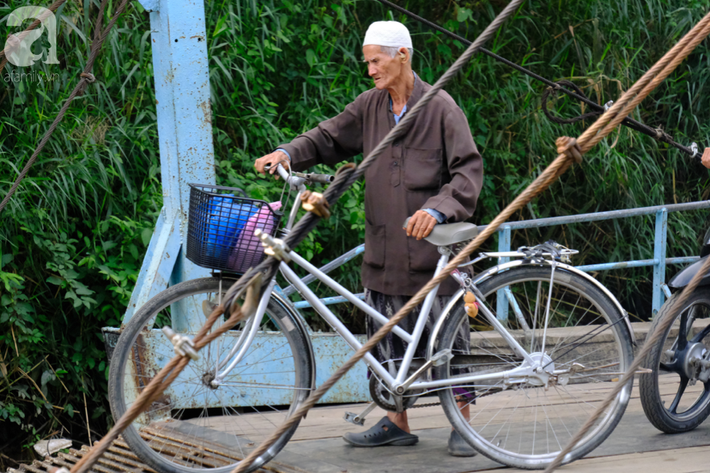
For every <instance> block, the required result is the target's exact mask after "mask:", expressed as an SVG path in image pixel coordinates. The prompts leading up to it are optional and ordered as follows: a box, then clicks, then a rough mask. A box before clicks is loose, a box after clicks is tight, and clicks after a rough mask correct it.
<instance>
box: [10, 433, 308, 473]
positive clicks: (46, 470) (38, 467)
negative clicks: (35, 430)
mask: <svg viewBox="0 0 710 473" xmlns="http://www.w3.org/2000/svg"><path fill="white" fill-rule="evenodd" d="M88 452H89V447H88V446H87V445H83V446H82V447H81V449H80V450H76V449H74V448H72V449H69V453H63V452H59V453H58V454H57V456H55V457H50V456H47V457H44V459H43V460H35V461H34V462H32V464H31V465H26V464H22V465H20V466H19V467H18V468H8V470H7V473H55V471H56V469H57V468H60V467H66V468H68V469H71V468H72V467H73V466H74V465H75V464H76V463H77V462H78V461H79V460H80V459H81V458H82V457H84V455H86V454H87V453H88ZM215 457H223V455H221V454H219V453H217V452H215ZM91 473H157V472H156V471H155V470H153V469H152V468H150V467H149V466H147V465H146V464H145V463H143V462H142V461H141V460H140V459H139V458H138V457H137V456H136V455H135V454H134V453H133V452H131V450H130V448H129V447H128V444H126V443H125V442H124V441H123V439H122V438H121V437H119V438H118V439H117V440H116V441H115V442H114V443H113V445H111V447H110V448H109V449H108V451H107V452H106V453H105V454H104V455H103V456H102V457H101V459H100V460H99V461H98V462H97V463H96V464H95V465H94V467H93V468H92V469H91ZM257 473H303V470H301V469H299V468H295V467H292V466H288V465H282V464H279V463H278V462H271V463H269V464H267V465H266V467H265V468H264V469H260V470H259V471H258V472H257Z"/></svg>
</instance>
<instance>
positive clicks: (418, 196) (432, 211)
mask: <svg viewBox="0 0 710 473" xmlns="http://www.w3.org/2000/svg"><path fill="white" fill-rule="evenodd" d="M362 52H363V55H364V60H365V63H366V64H367V68H368V74H369V75H370V77H372V78H373V79H374V84H375V88H374V89H371V90H368V91H367V92H364V93H363V94H361V95H360V96H359V97H357V98H356V99H355V101H354V102H353V103H351V104H349V105H348V106H347V107H345V110H344V111H343V112H342V113H341V114H339V115H338V116H336V117H335V118H331V119H329V120H326V121H324V122H322V123H320V124H319V125H318V126H317V127H316V128H314V129H312V130H310V131H308V132H306V133H304V134H302V135H300V136H298V137H297V138H296V139H294V140H293V141H292V142H291V143H289V144H284V145H282V146H280V147H279V148H278V149H277V150H276V151H275V152H273V153H271V154H269V155H266V156H264V157H262V158H259V159H257V160H256V162H255V163H254V166H255V167H256V169H257V171H259V172H262V173H263V172H265V171H264V167H265V165H267V164H269V165H272V168H271V171H270V172H271V173H273V172H274V171H275V164H277V163H281V164H282V165H284V166H289V164H290V166H291V167H293V168H294V169H296V170H301V169H305V168H308V167H310V166H313V165H315V164H318V163H325V164H329V165H335V164H336V163H338V162H340V161H343V160H345V159H347V158H350V157H353V156H355V155H357V154H360V153H364V154H365V155H367V154H368V153H370V152H371V151H372V150H373V149H374V148H375V147H376V146H377V144H378V143H380V141H382V139H383V138H384V137H385V136H386V135H387V133H389V132H390V130H392V128H394V127H395V125H396V124H398V123H399V120H400V119H401V118H402V117H403V116H404V115H405V114H406V113H407V111H408V110H411V109H412V108H413V107H414V106H415V105H416V103H417V102H418V101H419V100H420V99H421V98H422V96H423V95H424V94H425V93H426V92H427V91H428V90H429V89H430V88H431V86H430V85H429V84H426V83H425V82H424V81H422V80H421V78H419V77H418V76H417V75H416V74H415V73H414V72H413V70H412V62H411V61H412V54H413V49H412V41H411V38H410V36H409V31H408V30H407V28H406V27H405V26H404V25H403V24H401V23H398V22H394V21H380V22H375V23H373V24H372V25H370V27H369V28H368V30H367V32H366V34H365V40H364V42H363V48H362ZM482 180H483V163H482V160H481V156H480V154H479V153H478V151H477V149H476V145H475V144H474V142H473V138H472V137H471V131H470V130H469V127H468V122H467V120H466V117H465V116H464V114H463V112H462V111H461V109H460V108H459V107H458V106H457V105H456V103H455V102H454V100H453V99H452V98H451V97H450V96H449V95H448V94H447V93H446V92H444V91H441V92H439V93H438V94H437V96H436V97H435V98H434V99H433V100H432V101H431V102H430V103H429V105H428V106H427V108H426V110H425V111H423V113H421V114H420V115H419V116H418V117H417V119H416V120H415V122H414V123H413V124H412V126H411V128H410V129H409V130H407V133H406V135H404V137H403V138H401V139H400V140H398V141H396V142H395V143H394V144H393V145H392V146H391V147H390V148H388V149H387V150H386V151H385V152H384V153H383V154H382V155H381V156H380V157H379V158H378V159H377V160H376V161H375V163H374V164H373V165H372V166H370V167H369V168H368V169H367V171H366V172H365V182H366V190H365V217H366V225H365V255H364V261H363V264H362V284H363V286H364V287H365V294H366V301H367V303H368V304H369V305H370V306H372V307H374V308H375V309H377V310H378V311H379V312H380V313H382V314H384V315H386V316H388V317H391V316H392V315H394V314H395V313H396V312H397V311H398V310H399V309H400V308H401V307H402V306H403V305H404V304H405V303H406V302H407V300H408V299H409V298H410V297H411V296H412V295H414V294H415V293H416V292H417V291H418V290H419V289H420V288H421V287H422V286H423V285H424V284H425V283H426V282H427V281H428V280H429V279H431V278H432V277H433V274H434V270H435V268H436V263H437V260H438V257H439V255H438V252H437V250H436V248H435V247H434V246H433V245H431V244H429V243H427V242H425V241H422V238H425V237H426V236H428V235H429V233H430V232H431V230H432V229H433V228H434V226H435V225H436V224H437V223H443V222H457V221H463V220H466V219H468V218H470V217H471V215H472V214H473V211H474V209H475V207H476V200H477V199H478V194H479V193H480V190H481V184H482ZM410 216H411V219H410V220H409V223H408V225H407V227H406V228H405V229H403V228H402V225H403V222H404V221H405V220H406V218H407V217H410ZM455 290H456V283H455V281H453V280H451V279H450V280H448V281H447V282H445V283H444V284H442V285H441V287H440V290H439V294H440V297H439V298H438V300H437V301H436V302H435V303H434V307H433V308H432V310H431V313H430V314H428V318H429V322H428V323H427V329H426V331H425V333H424V336H423V338H424V340H422V342H421V343H420V345H419V346H418V350H417V355H416V356H423V354H424V348H425V346H426V341H427V340H426V338H428V336H429V333H430V332H429V329H430V328H431V327H432V326H433V324H434V323H435V321H436V319H437V318H438V317H439V315H440V313H441V311H442V309H443V307H444V306H445V305H446V302H447V301H448V297H447V296H450V295H451V294H453V293H454V292H455ZM419 310H420V308H417V310H415V311H413V312H412V313H411V314H410V315H409V316H408V317H407V318H406V319H405V320H404V321H403V322H402V323H401V326H402V328H404V329H405V330H407V331H409V332H410V333H411V331H412V330H413V328H414V324H415V322H416V319H417V317H418V316H419V313H418V312H419ZM367 322H368V324H367V328H368V330H367V331H368V335H369V336H372V334H374V332H376V331H377V329H378V328H379V326H378V325H377V324H375V323H374V322H372V321H370V320H369V319H368V321H367ZM460 339H461V342H460V343H461V344H464V345H465V347H463V349H466V350H468V344H469V334H468V333H462V335H461V337H460ZM405 349H406V343H404V342H402V341H401V340H400V339H399V338H398V337H396V336H392V335H391V334H390V335H389V336H388V337H387V338H386V339H385V340H383V342H381V343H380V344H378V347H377V350H376V353H374V355H375V356H376V357H377V358H378V360H379V361H380V362H382V363H383V364H384V366H389V367H390V368H389V369H390V370H392V371H394V370H396V367H395V360H401V359H402V358H403V356H404V353H405ZM463 404H465V403H462V406H461V407H462V412H463V414H464V415H466V416H467V411H468V405H465V406H464V405H463ZM344 439H345V440H346V441H347V442H348V443H350V444H352V445H355V446H359V447H369V446H380V445H413V444H415V443H417V441H418V437H417V436H416V435H413V434H411V432H410V429H409V424H408V421H407V412H406V411H405V412H403V413H400V414H397V413H393V412H390V413H389V414H388V416H387V417H385V418H383V419H382V420H381V421H380V422H379V423H378V424H377V425H375V426H374V427H372V428H371V429H369V430H367V431H366V432H362V433H359V434H354V433H348V434H346V435H345V436H344ZM449 452H450V453H451V454H452V455H458V456H472V455H474V454H475V452H474V451H473V449H472V448H471V447H469V446H468V444H466V443H465V441H463V439H462V438H461V437H460V436H459V435H458V434H457V433H456V432H455V431H453V432H452V434H451V437H450V439H449Z"/></svg>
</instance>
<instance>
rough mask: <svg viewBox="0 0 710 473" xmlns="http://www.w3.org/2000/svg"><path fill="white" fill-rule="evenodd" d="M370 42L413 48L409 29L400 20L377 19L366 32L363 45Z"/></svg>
mask: <svg viewBox="0 0 710 473" xmlns="http://www.w3.org/2000/svg"><path fill="white" fill-rule="evenodd" d="M369 44H374V45H377V46H390V47H394V48H402V47H404V48H409V49H413V48H412V38H410V37H409V30H408V29H407V27H406V26H404V25H403V24H402V23H400V22H399V21H376V22H374V23H372V24H371V25H370V27H369V28H368V29H367V32H366V33H365V40H364V41H363V42H362V45H363V46H367V45H369Z"/></svg>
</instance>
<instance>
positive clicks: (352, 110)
mask: <svg viewBox="0 0 710 473" xmlns="http://www.w3.org/2000/svg"><path fill="white" fill-rule="evenodd" d="M361 97H362V95H360V96H359V97H358V98H357V99H355V101H354V102H353V103H351V104H348V106H346V107H345V110H343V112H342V113H340V114H339V115H337V116H335V117H333V118H331V119H328V120H325V121H323V122H321V123H319V124H318V126H317V127H315V128H313V129H311V130H309V131H307V132H305V133H303V134H302V135H299V136H297V137H296V138H295V139H294V140H293V141H292V142H290V143H288V144H283V145H280V146H279V148H281V149H283V150H284V151H286V152H287V153H288V155H289V156H290V157H291V162H292V165H293V168H294V170H296V171H300V170H303V169H307V168H310V167H312V166H315V165H316V164H328V165H335V164H337V163H339V162H341V161H344V160H346V159H348V158H351V157H353V156H356V155H358V154H360V153H362V146H363V145H362V143H363V141H362V134H363V130H362V129H363V124H362V106H361V103H362V99H361Z"/></svg>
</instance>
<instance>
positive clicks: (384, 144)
mask: <svg viewBox="0 0 710 473" xmlns="http://www.w3.org/2000/svg"><path fill="white" fill-rule="evenodd" d="M523 2H524V0H513V1H512V2H510V3H509V4H508V5H507V6H506V7H505V9H503V11H502V12H501V13H500V14H499V15H498V16H497V17H496V18H495V19H494V20H493V22H492V23H491V24H490V25H488V27H487V28H486V29H485V30H484V31H483V33H481V35H480V36H479V37H478V38H477V39H476V41H474V42H473V43H472V44H471V46H469V47H468V48H467V49H466V51H465V52H464V53H463V54H462V55H461V57H459V58H458V59H457V60H456V62H454V64H453V65H452V66H451V67H450V68H449V70H447V71H446V73H444V75H443V76H441V78H439V80H438V81H437V82H436V83H435V84H434V85H433V86H432V87H431V89H430V90H428V91H427V93H426V94H425V95H424V96H423V97H422V98H421V99H420V100H419V102H417V104H416V105H415V106H414V107H413V108H412V110H411V112H409V113H408V114H407V115H405V117H404V118H403V119H402V120H401V121H400V122H399V124H398V125H397V126H395V127H394V129H392V130H391V131H390V132H389V133H388V134H387V136H386V137H385V138H384V139H383V140H382V141H381V142H380V144H379V145H377V147H375V149H374V150H373V151H372V152H371V153H370V154H369V155H368V156H367V157H366V158H365V159H364V160H363V162H362V163H361V164H360V165H359V166H358V167H357V168H356V169H354V170H353V169H350V170H346V171H345V172H343V173H341V174H340V175H339V176H338V177H337V178H336V180H335V182H334V183H333V184H331V185H330V187H328V190H327V191H326V193H325V194H324V196H325V198H326V199H327V200H328V203H329V204H330V205H331V206H332V205H333V204H334V203H335V200H337V198H338V197H339V196H340V195H342V193H343V192H344V191H345V189H347V188H348V187H350V186H351V185H352V183H353V182H355V181H356V180H357V179H358V178H359V177H360V176H362V175H363V174H364V172H365V170H366V169H367V168H368V167H369V166H370V165H371V164H372V163H373V162H374V161H375V160H376V159H377V158H378V157H379V156H380V155H381V154H382V152H384V151H385V150H386V149H387V148H388V147H389V146H391V145H392V143H394V142H395V141H396V140H397V139H398V138H400V137H401V136H403V135H404V134H405V133H406V132H407V131H408V130H409V127H410V126H411V124H412V123H413V122H414V120H416V117H417V116H418V115H419V114H420V113H421V112H422V111H423V110H424V109H425V108H426V106H427V104H428V103H429V102H430V101H431V100H432V99H433V98H434V96H435V95H436V94H437V93H438V92H439V91H440V90H441V89H443V87H444V86H445V85H446V84H447V83H448V82H449V81H450V80H451V79H452V78H453V77H454V76H455V75H456V74H457V73H458V72H459V71H460V70H461V69H462V68H463V67H464V66H465V65H466V63H467V62H468V61H469V60H470V59H471V57H473V55H474V54H475V53H476V52H477V50H478V49H479V48H480V47H482V46H483V45H484V44H485V43H486V41H488V40H489V39H490V38H491V37H492V36H493V35H494V34H495V33H496V32H497V31H498V29H499V28H500V27H501V26H502V24H503V23H504V22H505V21H506V20H507V19H508V18H509V17H510V16H511V15H512V14H513V13H514V12H515V10H516V9H517V8H518V7H520V5H522V3H523ZM317 223H318V217H317V216H315V215H314V214H312V213H310V212H309V213H308V214H306V215H305V216H304V217H303V218H302V219H301V220H300V221H299V223H298V224H297V225H296V227H295V228H294V229H293V230H292V232H291V233H290V234H289V237H288V239H287V241H286V243H287V244H288V245H289V247H291V248H292V247H293V246H295V244H298V242H300V241H301V240H302V239H303V238H305V236H306V235H307V234H308V232H310V231H311V230H312V229H313V228H314V227H315V225H316V224H317ZM410 310H411V309H410ZM407 313H408V312H407ZM407 313H405V314H404V315H402V316H400V317H399V319H401V318H403V317H404V316H405V315H406V314H407ZM399 319H397V320H399ZM394 325H396V323H392V321H390V322H389V323H387V324H386V325H385V326H383V327H382V328H381V329H380V330H379V331H378V332H377V333H376V334H375V335H374V336H373V337H372V338H370V340H368V342H367V343H366V344H365V345H363V347H362V348H360V349H359V350H358V351H357V352H356V353H355V354H354V355H353V356H352V357H351V358H350V359H349V360H348V361H347V362H346V363H345V364H344V365H343V366H341V367H340V369H338V370H337V371H336V372H335V373H334V374H333V375H332V376H331V377H330V378H329V379H328V380H327V381H326V382H325V383H324V384H323V385H321V386H320V387H319V388H318V389H316V390H315V391H314V392H313V393H311V395H310V396H309V397H308V398H307V399H306V400H305V401H304V403H303V404H302V405H301V406H300V407H299V408H298V409H297V410H296V412H294V413H293V415H291V416H290V417H289V418H288V419H287V420H286V422H284V423H283V424H282V425H281V426H280V427H279V428H278V429H277V430H276V431H274V432H273V433H272V434H271V435H270V436H269V437H268V438H267V439H266V440H264V441H263V442H262V443H261V445H259V446H258V447H257V448H256V449H255V450H253V451H252V452H251V453H250V454H249V456H248V457H247V458H245V459H244V461H242V462H240V464H239V465H238V466H237V467H236V468H235V469H234V470H233V473H239V472H244V471H247V469H248V468H249V467H250V466H251V465H252V463H253V462H254V460H256V459H257V458H258V457H259V456H261V455H262V454H263V453H264V452H266V450H268V449H269V448H270V447H271V445H273V444H274V442H276V441H277V440H278V439H279V438H280V437H281V435H283V433H284V432H286V431H287V430H289V429H290V428H291V427H293V426H294V425H296V424H297V423H298V422H300V420H301V418H302V417H303V416H305V415H306V413H307V412H308V411H309V410H310V409H311V408H312V407H313V406H315V405H316V403H317V402H318V401H319V400H320V399H321V397H323V395H325V393H326V392H328V390H329V389H330V388H331V387H332V386H333V385H334V384H335V383H336V382H338V380H339V379H340V378H342V377H343V376H344V375H345V373H347V372H348V371H349V370H350V369H351V368H352V367H353V366H354V365H355V364H356V363H357V362H358V361H360V359H362V357H364V356H365V354H366V353H367V352H368V351H370V350H371V349H372V348H373V347H374V346H375V345H376V344H377V343H379V341H380V340H381V339H382V338H384V336H385V335H386V334H387V333H389V332H390V331H391V330H392V328H393V327H394Z"/></svg>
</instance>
